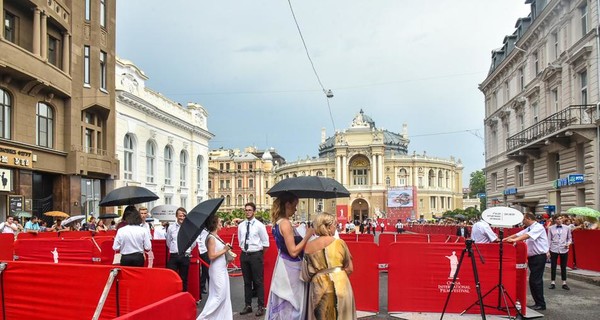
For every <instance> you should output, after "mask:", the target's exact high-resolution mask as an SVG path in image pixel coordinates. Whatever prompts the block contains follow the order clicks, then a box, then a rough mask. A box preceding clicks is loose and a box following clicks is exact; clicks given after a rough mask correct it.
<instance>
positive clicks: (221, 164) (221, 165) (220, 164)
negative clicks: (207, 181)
mask: <svg viewBox="0 0 600 320" xmlns="http://www.w3.org/2000/svg"><path fill="white" fill-rule="evenodd" d="M223 165H224V164H223V163H219V170H221V171H223Z"/></svg>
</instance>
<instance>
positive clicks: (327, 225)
mask: <svg viewBox="0 0 600 320" xmlns="http://www.w3.org/2000/svg"><path fill="white" fill-rule="evenodd" d="M369 224H370V223H369ZM314 225H315V235H317V236H318V237H317V238H316V239H314V240H311V241H309V242H308V243H307V244H306V248H305V251H304V259H303V262H302V275H301V279H302V280H303V281H305V282H307V283H308V284H309V294H308V301H307V311H308V312H307V314H306V319H309V320H313V319H356V317H357V316H356V306H355V301H354V293H353V291H352V285H351V284H350V279H349V278H348V276H349V275H350V274H351V273H352V271H353V270H354V267H353V264H352V255H351V254H350V251H349V250H348V246H347V245H346V243H345V242H344V240H341V239H339V238H335V237H334V234H335V231H336V230H335V216H334V215H332V214H330V213H326V212H323V213H321V214H319V215H317V216H316V217H315V223H314Z"/></svg>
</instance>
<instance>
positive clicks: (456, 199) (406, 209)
mask: <svg viewBox="0 0 600 320" xmlns="http://www.w3.org/2000/svg"><path fill="white" fill-rule="evenodd" d="M409 142H410V141H409V138H408V129H407V126H406V125H404V126H403V129H402V133H401V134H399V133H394V132H391V131H388V130H385V129H379V128H377V127H376V126H375V122H374V121H373V120H372V119H371V118H370V117H369V116H367V115H366V114H364V112H363V111H362V110H360V112H359V113H358V114H357V115H356V116H355V117H354V119H353V121H352V124H351V126H350V127H349V128H347V129H346V130H344V131H339V132H336V133H335V134H334V135H333V136H331V137H327V136H326V132H325V130H324V129H323V131H322V132H321V144H320V145H319V156H318V157H314V158H308V159H305V160H299V161H296V162H289V163H284V164H280V165H276V166H275V168H274V174H275V180H274V181H275V182H277V181H280V180H281V179H286V178H290V177H296V176H305V175H306V176H323V177H330V178H334V179H335V180H337V181H339V182H340V183H342V184H343V185H344V186H345V187H346V188H347V189H348V190H349V191H350V193H351V196H350V198H339V199H331V200H323V199H300V203H299V204H298V210H297V215H298V217H297V218H298V219H301V220H307V219H311V217H312V215H313V214H314V213H315V212H320V211H327V212H336V215H337V216H338V220H347V219H350V220H361V221H362V220H364V219H367V218H388V219H391V220H394V221H395V219H402V220H403V221H405V219H406V218H413V219H418V218H421V217H423V218H425V219H429V218H432V217H434V216H441V215H442V213H443V212H445V211H447V210H453V209H457V208H462V207H463V204H462V169H463V166H462V163H461V162H460V160H459V161H457V160H455V159H454V158H450V159H442V158H437V157H432V156H429V155H426V154H425V153H424V154H422V155H419V154H416V153H413V154H408V144H409Z"/></svg>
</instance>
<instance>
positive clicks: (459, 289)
mask: <svg viewBox="0 0 600 320" xmlns="http://www.w3.org/2000/svg"><path fill="white" fill-rule="evenodd" d="M444 257H445V258H446V259H447V260H448V262H449V264H450V272H449V274H448V279H447V280H446V283H444V284H438V290H439V291H440V293H448V292H449V291H450V285H451V284H452V279H454V275H455V274H456V269H457V268H458V257H457V256H456V251H452V254H451V255H449V256H444ZM456 280H457V281H456V283H455V284H454V288H453V289H452V292H454V293H466V294H469V293H471V286H470V285H463V284H461V283H460V282H459V281H458V277H456Z"/></svg>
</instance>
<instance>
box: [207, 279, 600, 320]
mask: <svg viewBox="0 0 600 320" xmlns="http://www.w3.org/2000/svg"><path fill="white" fill-rule="evenodd" d="M596 276H597V275H596ZM544 277H545V280H544V286H545V287H544V288H545V289H544V294H545V296H546V303H547V310H545V311H542V314H543V315H544V318H541V319H550V320H563V319H564V320H567V319H577V320H596V319H598V318H599V317H600V303H598V301H600V286H598V282H596V283H590V282H591V281H590V280H593V279H594V278H593V276H578V277H577V279H575V275H574V276H573V278H570V279H569V280H568V283H569V286H570V287H571V290H570V291H566V290H563V289H561V288H560V286H557V289H554V290H549V289H547V287H548V285H549V284H550V270H549V269H547V270H546V272H545V274H544ZM557 283H558V284H561V282H560V281H559V282H557ZM230 284H231V301H232V306H233V311H234V314H233V319H235V320H249V319H258V318H257V317H256V316H254V314H248V315H243V316H242V315H240V314H239V312H240V310H241V309H242V308H243V306H244V290H243V287H244V284H243V280H242V277H232V278H230ZM379 285H380V286H379V288H380V291H379V305H380V313H379V314H378V315H375V316H370V317H366V318H363V319H398V318H394V317H392V316H390V315H388V314H387V273H380V276H379ZM528 299H529V300H528V301H530V302H531V301H533V300H532V299H531V296H529V298H528ZM205 300H206V299H204V301H205ZM204 301H202V302H201V303H200V305H199V306H198V312H200V310H202V307H203V306H204ZM253 304H254V305H253V307H256V298H254V301H253ZM530 304H532V303H530ZM440 309H441V306H440ZM452 318H454V316H453V315H451V314H449V315H447V316H445V317H444V319H452ZM480 318H481V316H480V315H478V314H477V315H464V316H461V317H459V319H461V320H471V319H473V320H475V319H480ZM488 318H490V317H488ZM412 319H417V316H414V317H413V318H412ZM418 319H439V315H429V316H428V315H419V316H418Z"/></svg>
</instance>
